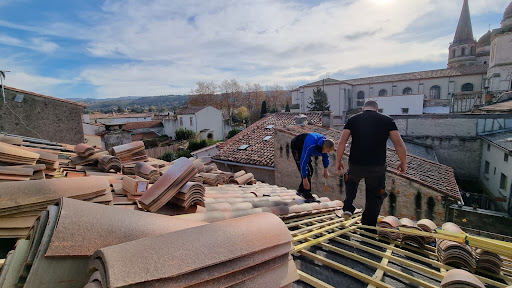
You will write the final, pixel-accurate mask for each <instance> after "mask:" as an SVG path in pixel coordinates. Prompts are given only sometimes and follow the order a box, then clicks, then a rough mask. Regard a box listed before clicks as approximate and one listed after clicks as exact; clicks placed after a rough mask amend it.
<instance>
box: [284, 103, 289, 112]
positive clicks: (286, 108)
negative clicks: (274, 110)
mask: <svg viewBox="0 0 512 288" xmlns="http://www.w3.org/2000/svg"><path fill="white" fill-rule="evenodd" d="M284 112H290V104H288V102H286V107H285V108H284Z"/></svg>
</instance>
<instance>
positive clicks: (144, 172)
mask: <svg viewBox="0 0 512 288" xmlns="http://www.w3.org/2000/svg"><path fill="white" fill-rule="evenodd" d="M135 175H137V176H139V177H141V178H144V179H146V180H149V183H155V182H156V181H157V180H158V178H160V172H159V171H158V169H157V168H155V167H153V166H151V165H149V164H148V163H146V162H139V163H137V164H135Z"/></svg>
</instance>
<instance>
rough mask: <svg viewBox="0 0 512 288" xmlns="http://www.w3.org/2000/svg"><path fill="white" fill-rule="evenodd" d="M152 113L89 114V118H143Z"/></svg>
mask: <svg viewBox="0 0 512 288" xmlns="http://www.w3.org/2000/svg"><path fill="white" fill-rule="evenodd" d="M152 116H153V113H113V114H102V113H96V114H89V119H91V120H92V119H109V118H145V117H152Z"/></svg>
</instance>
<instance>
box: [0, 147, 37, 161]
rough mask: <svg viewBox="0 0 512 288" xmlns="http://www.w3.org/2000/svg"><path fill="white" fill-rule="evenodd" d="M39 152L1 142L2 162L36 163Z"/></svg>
mask: <svg viewBox="0 0 512 288" xmlns="http://www.w3.org/2000/svg"><path fill="white" fill-rule="evenodd" d="M38 159H39V154H37V153H34V152H30V151H26V150H23V149H20V148H19V147H17V146H14V145H11V144H6V143H1V142H0V162H4V163H9V164H19V165H34V164H36V161H37V160H38Z"/></svg>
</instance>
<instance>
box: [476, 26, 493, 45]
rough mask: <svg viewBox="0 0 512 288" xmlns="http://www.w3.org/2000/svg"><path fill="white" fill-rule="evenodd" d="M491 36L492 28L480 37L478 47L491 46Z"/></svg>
mask: <svg viewBox="0 0 512 288" xmlns="http://www.w3.org/2000/svg"><path fill="white" fill-rule="evenodd" d="M491 36H492V32H491V30H489V31H487V33H485V34H484V35H483V36H482V37H480V39H478V43H477V44H476V47H486V46H491Z"/></svg>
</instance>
